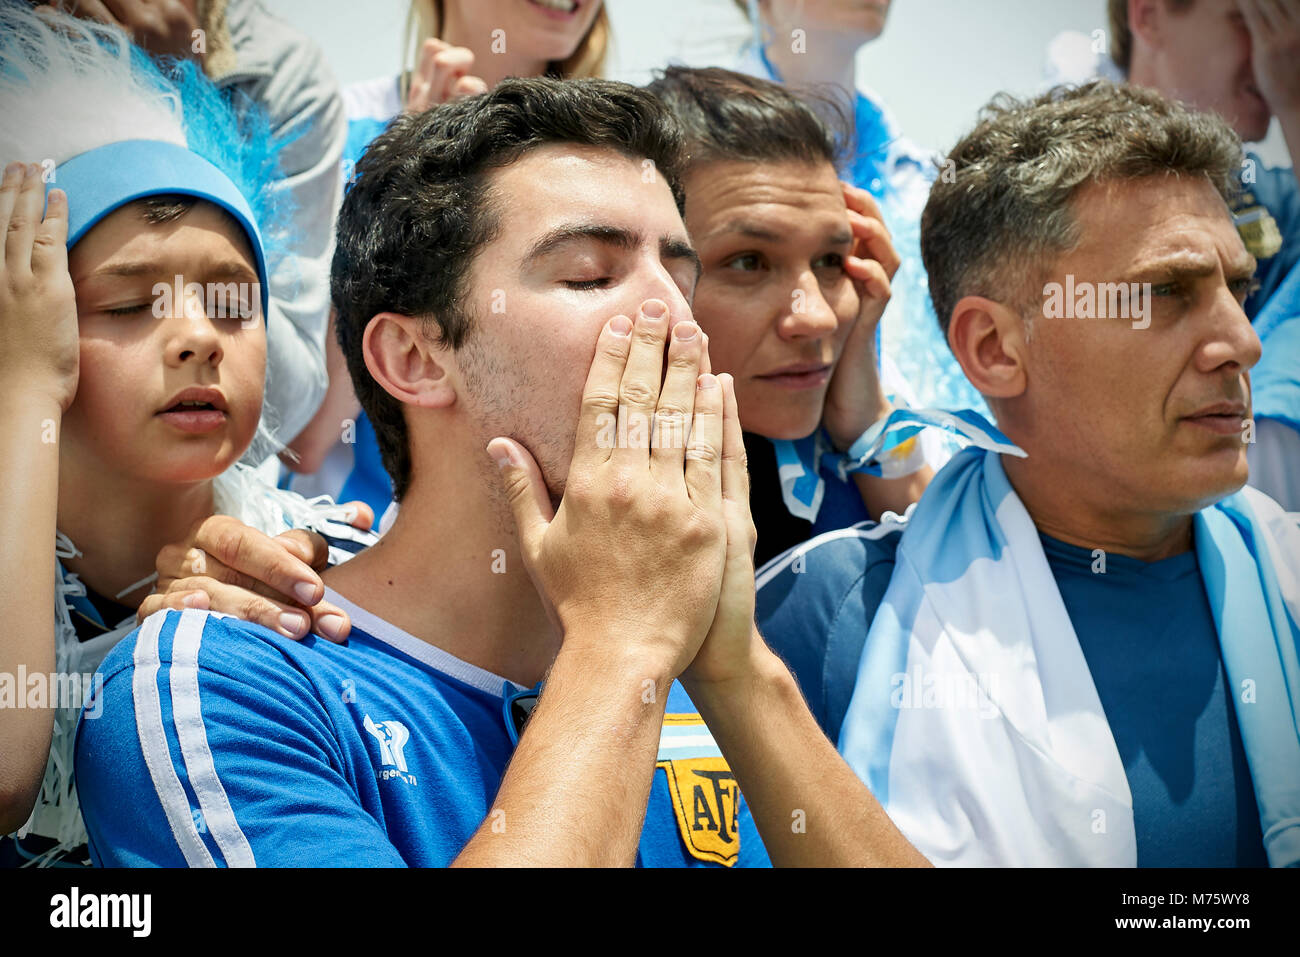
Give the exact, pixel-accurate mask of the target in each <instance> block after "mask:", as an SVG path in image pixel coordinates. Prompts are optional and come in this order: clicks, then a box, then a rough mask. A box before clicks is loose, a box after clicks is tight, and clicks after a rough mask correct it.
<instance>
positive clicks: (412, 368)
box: [361, 312, 456, 409]
mask: <svg viewBox="0 0 1300 957" xmlns="http://www.w3.org/2000/svg"><path fill="white" fill-rule="evenodd" d="M422 326H423V322H422V321H421V320H419V319H415V318H413V317H411V316H403V315H401V314H400V313H396V312H381V313H378V314H377V315H375V316H373V317H371V319H370V321H369V322H368V323H366V331H365V333H364V334H363V335H362V338H361V354H362V356H363V357H364V358H365V360H366V368H367V369H368V370H370V374H371V375H372V376H374V377H375V381H376V382H378V383H379V385H380V386H381V387H382V388H383V389H384V391H385V392H387V393H388V394H389V395H391V396H392V397H393V398H394V399H396V400H397V401H398V402H401V403H403V404H404V405H415V406H420V407H422V408H426V409H436V408H445V407H447V406H450V405H453V404H454V403H455V402H456V385H455V382H454V377H453V376H452V375H450V374H449V372H450V369H449V363H448V359H449V358H450V355H451V350H450V349H448V348H447V347H445V346H441V345H439V344H438V343H437V342H434V341H433V340H431V339H430V338H429V337H428V336H426V335H425V334H424V331H423V328H422Z"/></svg>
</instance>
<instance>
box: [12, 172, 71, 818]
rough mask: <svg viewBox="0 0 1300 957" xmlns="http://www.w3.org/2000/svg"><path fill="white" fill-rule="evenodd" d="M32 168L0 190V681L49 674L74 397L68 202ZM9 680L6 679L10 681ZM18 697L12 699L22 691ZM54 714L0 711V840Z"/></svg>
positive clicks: (35, 775)
mask: <svg viewBox="0 0 1300 957" xmlns="http://www.w3.org/2000/svg"><path fill="white" fill-rule="evenodd" d="M45 206H46V201H45V185H44V183H43V182H42V179H41V169H40V167H39V166H37V165H35V164H32V165H30V166H26V167H24V166H23V165H22V164H19V163H11V164H10V165H9V166H8V167H7V168H6V169H5V173H4V180H3V182H2V183H0V237H3V242H4V248H3V252H2V257H3V258H0V471H3V478H0V488H3V489H4V497H5V506H6V509H7V512H8V514H7V515H6V517H5V520H4V521H3V522H0V621H3V622H4V623H5V630H4V634H3V635H0V674H2V675H5V676H7V677H11V676H15V675H17V674H18V673H19V669H20V668H22V669H24V670H26V671H27V672H28V673H29V674H49V673H50V672H52V671H53V670H54V583H55V565H54V561H55V559H54V536H55V526H56V521H57V518H58V489H59V438H60V433H61V430H62V422H63V413H64V412H65V411H66V410H67V408H68V406H70V405H71V404H72V398H73V396H74V395H75V394H76V391H77V368H78V355H79V346H78V341H77V307H76V301H75V298H74V295H73V288H72V278H71V277H70V276H69V275H68V254H67V248H66V245H65V244H66V242H67V234H68V201H67V198H66V196H65V194H64V193H63V191H62V190H52V191H51V192H50V196H49V203H48V207H46V208H45V212H44V216H42V207H45ZM11 680H12V679H11ZM24 691H25V689H24V688H21V687H20V688H18V689H17V691H16V693H18V694H23V693H24ZM53 728H54V712H53V710H52V709H49V708H24V707H16V708H15V707H8V708H0V834H8V833H10V832H11V831H14V830H16V829H18V828H19V827H21V826H22V825H23V823H24V822H25V821H26V820H27V818H28V816H29V815H30V814H31V810H32V806H33V805H34V804H35V803H36V796H37V794H38V793H39V790H40V785H41V778H42V776H43V775H44V773H45V763H46V760H47V758H48V755H49V751H50V736H51V734H52V733H53Z"/></svg>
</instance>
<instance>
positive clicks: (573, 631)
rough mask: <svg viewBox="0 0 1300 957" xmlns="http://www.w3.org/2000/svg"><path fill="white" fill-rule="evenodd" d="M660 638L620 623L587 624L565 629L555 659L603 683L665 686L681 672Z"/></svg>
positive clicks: (664, 641) (669, 648)
mask: <svg viewBox="0 0 1300 957" xmlns="http://www.w3.org/2000/svg"><path fill="white" fill-rule="evenodd" d="M668 644H670V643H669V642H667V641H666V640H665V639H662V637H651V636H649V635H641V634H637V633H636V632H635V631H634V630H633V629H632V628H630V627H629V626H627V625H625V624H623V623H622V622H607V623H589V622H584V623H582V624H578V625H574V626H570V627H566V628H565V629H564V638H563V641H562V643H561V645H560V653H559V655H557V656H556V662H557V664H558V663H559V661H560V660H561V659H563V660H564V661H566V662H569V663H572V665H573V666H575V667H576V668H579V669H581V670H582V671H583V672H586V673H590V674H592V675H599V676H600V679H601V680H602V681H607V680H610V679H614V680H617V679H619V678H634V679H636V680H638V681H647V680H648V681H652V682H654V683H655V684H656V685H662V686H664V687H666V686H667V685H669V684H671V683H672V682H673V681H674V680H675V679H676V678H677V673H678V671H679V670H680V669H678V668H677V667H676V666H675V657H676V655H675V653H674V652H675V649H673V648H671V647H664V646H665V645H668Z"/></svg>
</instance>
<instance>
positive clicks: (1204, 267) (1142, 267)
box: [1129, 252, 1258, 282]
mask: <svg viewBox="0 0 1300 957" xmlns="http://www.w3.org/2000/svg"><path fill="white" fill-rule="evenodd" d="M1257 265H1258V263H1257V262H1256V260H1255V257H1254V256H1252V255H1250V254H1249V253H1247V254H1246V257H1245V258H1244V259H1236V260H1233V261H1232V262H1229V263H1226V264H1225V265H1224V268H1223V271H1224V274H1225V275H1226V276H1228V278H1231V279H1239V278H1247V279H1248V278H1250V277H1251V276H1253V275H1255V268H1256V266H1257ZM1218 268H1219V261H1218V259H1216V258H1213V257H1210V256H1201V255H1199V254H1197V253H1190V252H1189V253H1175V254H1174V255H1172V256H1165V257H1163V258H1160V259H1154V260H1151V261H1150V262H1145V263H1141V264H1139V265H1138V266H1137V267H1136V268H1134V269H1133V271H1132V274H1131V275H1130V277H1129V281H1133V282H1143V281H1147V282H1155V281H1168V280H1171V279H1203V278H1205V277H1206V276H1210V275H1213V274H1214V273H1215V272H1217V271H1218Z"/></svg>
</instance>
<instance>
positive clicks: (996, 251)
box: [921, 81, 1242, 335]
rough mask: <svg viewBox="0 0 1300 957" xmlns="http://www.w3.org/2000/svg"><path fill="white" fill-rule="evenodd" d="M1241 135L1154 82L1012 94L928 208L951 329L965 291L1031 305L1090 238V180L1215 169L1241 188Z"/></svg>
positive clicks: (924, 246)
mask: <svg viewBox="0 0 1300 957" xmlns="http://www.w3.org/2000/svg"><path fill="white" fill-rule="evenodd" d="M1241 160H1242V152H1241V141H1240V140H1239V139H1238V138H1237V134H1236V133H1234V132H1233V131H1232V129H1231V127H1229V126H1228V125H1227V124H1226V123H1225V122H1224V121H1223V120H1222V119H1220V118H1219V117H1218V116H1216V115H1214V114H1211V113H1197V112H1194V111H1192V110H1190V109H1188V108H1186V107H1184V106H1182V105H1180V104H1178V103H1174V102H1172V101H1171V100H1168V99H1166V98H1165V97H1164V96H1162V95H1161V94H1159V93H1157V92H1155V91H1154V90H1146V89H1141V88H1138V87H1131V86H1116V85H1115V84H1112V83H1108V82H1104V81H1095V82H1092V83H1088V84H1086V85H1084V86H1080V87H1056V88H1054V89H1052V90H1050V91H1049V92H1047V93H1045V94H1043V95H1041V96H1038V97H1035V98H1033V99H1029V100H1016V99H1014V98H1012V97H1010V96H1008V95H1006V94H1002V95H999V96H998V97H996V98H994V100H993V101H992V102H990V103H989V104H988V105H987V106H986V107H984V109H983V110H982V111H981V112H980V118H979V122H978V124H977V125H976V127H975V129H974V130H972V131H971V132H970V133H969V134H967V135H966V136H965V137H964V138H963V139H962V140H961V141H960V142H959V143H958V144H957V145H956V146H955V147H953V150H952V152H951V153H949V155H948V160H947V163H946V164H945V165H944V168H943V171H942V172H941V174H940V176H939V178H938V179H937V180H936V182H935V184H934V188H933V189H931V190H930V199H929V201H928V202H927V203H926V206H925V212H924V213H922V215H921V257H922V259H923V260H924V261H925V268H926V271H927V272H928V273H929V277H930V297H931V299H933V300H934V309H935V313H936V314H937V315H938V317H939V324H940V326H942V327H943V331H944V334H945V335H947V332H948V322H949V320H950V319H951V318H952V311H953V307H954V306H956V305H957V302H958V301H959V300H961V299H962V298H963V297H965V296H986V297H987V298H989V299H992V300H994V301H997V302H1002V303H1006V304H1007V305H1010V306H1013V307H1016V308H1019V309H1021V311H1022V312H1023V311H1024V308H1027V307H1025V306H1024V304H1025V303H1027V302H1029V300H1030V297H1031V296H1033V295H1036V294H1037V291H1038V290H1039V289H1041V287H1042V282H1041V280H1042V279H1043V277H1044V274H1045V272H1046V270H1047V269H1049V268H1050V267H1051V264H1052V263H1053V262H1054V261H1055V258H1056V257H1057V256H1059V255H1060V254H1062V253H1064V252H1067V251H1069V250H1071V249H1073V248H1075V247H1076V246H1077V245H1078V242H1079V239H1080V236H1079V230H1078V224H1077V223H1076V222H1075V219H1074V215H1073V210H1072V209H1071V200H1072V199H1073V197H1074V194H1075V193H1076V191H1077V190H1079V189H1080V188H1081V187H1083V186H1085V185H1087V184H1089V183H1098V182H1106V181H1114V180H1128V179H1140V178H1144V177H1150V176H1164V175H1170V174H1172V175H1175V176H1182V175H1188V176H1205V177H1207V178H1208V179H1209V181H1210V183H1211V184H1213V186H1214V188H1215V189H1216V190H1218V192H1219V195H1220V196H1222V197H1223V199H1224V201H1225V202H1227V203H1231V201H1232V199H1233V198H1234V197H1235V195H1236V194H1237V192H1238V191H1239V190H1240V182H1239V179H1238V177H1239V175H1240V172H1241Z"/></svg>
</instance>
